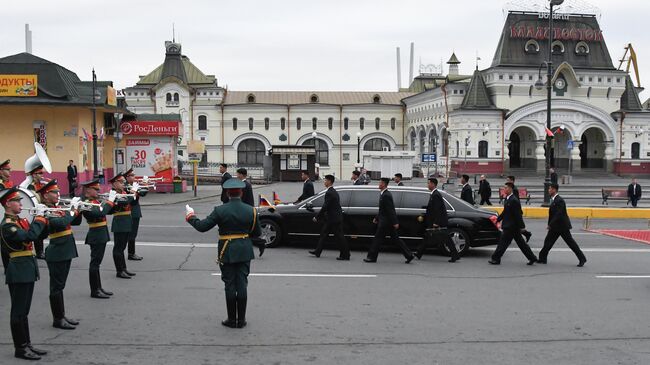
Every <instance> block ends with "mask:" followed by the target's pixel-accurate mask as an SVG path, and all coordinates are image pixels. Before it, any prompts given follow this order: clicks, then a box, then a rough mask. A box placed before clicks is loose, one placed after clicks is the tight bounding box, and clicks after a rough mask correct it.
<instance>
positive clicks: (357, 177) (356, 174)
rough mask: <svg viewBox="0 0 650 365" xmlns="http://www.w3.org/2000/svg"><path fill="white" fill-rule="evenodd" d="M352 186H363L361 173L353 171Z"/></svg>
mask: <svg viewBox="0 0 650 365" xmlns="http://www.w3.org/2000/svg"><path fill="white" fill-rule="evenodd" d="M352 185H363V180H361V172H359V171H357V170H354V171H352Z"/></svg>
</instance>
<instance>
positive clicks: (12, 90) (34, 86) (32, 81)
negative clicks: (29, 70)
mask: <svg viewBox="0 0 650 365" xmlns="http://www.w3.org/2000/svg"><path fill="white" fill-rule="evenodd" d="M0 96H20V97H23V96H38V75H0Z"/></svg>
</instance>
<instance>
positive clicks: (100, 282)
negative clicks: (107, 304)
mask: <svg viewBox="0 0 650 365" xmlns="http://www.w3.org/2000/svg"><path fill="white" fill-rule="evenodd" d="M97 285H98V286H99V291H100V292H102V293H104V294H106V295H108V296H109V297H110V296H111V295H113V292H112V291H108V290H104V288H102V275H101V274H100V272H99V270H98V271H97Z"/></svg>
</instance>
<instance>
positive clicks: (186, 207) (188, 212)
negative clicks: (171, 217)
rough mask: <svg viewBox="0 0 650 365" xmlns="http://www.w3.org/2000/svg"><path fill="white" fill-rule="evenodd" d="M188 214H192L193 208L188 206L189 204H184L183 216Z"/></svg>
mask: <svg viewBox="0 0 650 365" xmlns="http://www.w3.org/2000/svg"><path fill="white" fill-rule="evenodd" d="M190 215H194V209H192V207H190V206H189V205H187V204H185V216H186V217H189V216H190Z"/></svg>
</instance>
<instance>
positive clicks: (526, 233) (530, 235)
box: [522, 231, 533, 243]
mask: <svg viewBox="0 0 650 365" xmlns="http://www.w3.org/2000/svg"><path fill="white" fill-rule="evenodd" d="M522 234H523V235H524V237H526V243H528V241H530V237H532V235H533V234H532V233H530V231H526V232H524V233H522Z"/></svg>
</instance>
